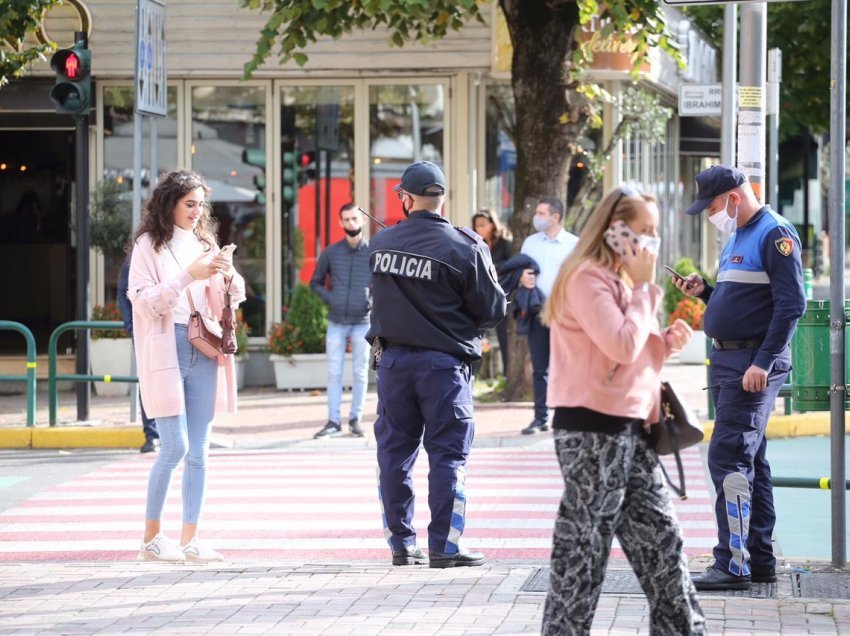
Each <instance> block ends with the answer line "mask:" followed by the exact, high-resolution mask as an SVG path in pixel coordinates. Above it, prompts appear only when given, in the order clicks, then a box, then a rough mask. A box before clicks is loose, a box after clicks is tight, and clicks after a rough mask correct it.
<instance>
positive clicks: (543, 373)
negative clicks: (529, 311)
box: [528, 316, 549, 422]
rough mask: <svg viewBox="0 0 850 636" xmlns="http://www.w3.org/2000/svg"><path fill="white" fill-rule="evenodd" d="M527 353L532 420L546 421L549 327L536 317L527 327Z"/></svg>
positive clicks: (547, 412)
mask: <svg viewBox="0 0 850 636" xmlns="http://www.w3.org/2000/svg"><path fill="white" fill-rule="evenodd" d="M528 353H529V354H530V355H531V369H532V371H533V378H534V419H535V420H541V421H544V422H545V421H546V420H547V419H548V418H549V409H547V408H546V389H547V388H548V386H549V327H547V326H546V325H544V324H543V323H542V322H540V320H539V318H537V317H536V316H535V317H534V318H532V319H531V324H530V325H529V327H528Z"/></svg>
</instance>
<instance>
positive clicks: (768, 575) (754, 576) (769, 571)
mask: <svg viewBox="0 0 850 636" xmlns="http://www.w3.org/2000/svg"><path fill="white" fill-rule="evenodd" d="M750 575H751V576H750V580H751V581H752V582H753V583H776V569H775V568H764V569H759V568H754V567H752V566H750Z"/></svg>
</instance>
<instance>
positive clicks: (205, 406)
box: [127, 170, 245, 562]
mask: <svg viewBox="0 0 850 636" xmlns="http://www.w3.org/2000/svg"><path fill="white" fill-rule="evenodd" d="M209 193H210V190H209V188H208V187H207V185H206V183H204V180H203V177H201V176H200V175H199V174H197V173H195V172H191V171H188V170H174V171H172V172H170V173H168V174H166V175H164V176H163V177H162V178H161V179H160V182H159V184H158V185H157V187H156V188H155V189H154V191H153V193H152V194H151V197H150V199H149V200H148V202H147V203H146V205H145V210H144V214H143V217H142V222H141V224H140V226H139V228H138V229H137V230H136V233H135V236H134V241H133V242H134V244H133V253H132V260H131V262H130V276H129V290H128V292H127V296H128V297H129V298H130V301H131V302H132V304H133V325H134V336H135V348H136V360H137V362H138V375H139V386H140V394H141V395H142V400H143V402H144V408H145V411H146V412H147V413H148V415H149V416H150V417H152V418H155V419H156V426H157V429H158V431H159V436H160V443H161V449H160V453H159V457H158V458H157V460H156V462H155V463H154V465H153V467H152V468H151V473H150V479H149V481H148V495H147V508H146V516H145V533H144V539H143V542H142V548H141V550H140V551H139V554H138V558H139V559H140V560H151V561H183V560H189V561H201V562H204V561H220V560H222V559H223V557H222V555H221V554H219V553H218V552H216V551H214V550H212V549H210V548H208V547H207V546H206V545H204V544H202V543H199V541H198V520H199V518H200V516H201V508H202V506H203V503H204V493H205V489H206V480H207V456H208V454H209V434H210V430H211V428H212V422H213V417H214V416H215V413H216V412H222V411H229V412H233V411H235V410H236V382H235V374H234V362H233V356H232V355H225V354H221V355H218V356H216V357H215V358H209V357H207V356H206V355H205V354H204V353H202V352H201V351H200V350H198V349H196V348H195V347H194V346H193V345H192V344H191V343H190V342H189V339H188V324H189V316H190V314H191V307H192V306H194V309H195V310H197V311H198V312H200V313H201V315H204V316H208V317H210V318H212V321H213V322H215V323H217V322H218V321H219V320H220V319H221V314H222V308H223V307H224V294H225V291H226V290H227V289H229V290H230V293H231V294H232V304H233V306H234V307H235V306H236V305H238V304H239V303H240V302H242V300H244V299H245V291H244V290H245V282H244V280H243V279H242V277H241V276H240V275H239V274H238V273H237V272H236V270H235V269H234V268H233V260H232V259H233V255H232V251H224V252H222V251H221V250H220V249H219V246H218V242H217V238H216V228H215V222H214V221H213V219H212V218H211V216H210V204H209ZM190 296H191V299H190ZM184 458H185V463H184V469H183V529H182V533H181V538H180V543H179V545H178V544H176V543H174V542H173V541H172V540H171V539H169V538H167V537H166V536H165V535H164V534H162V533H161V519H162V510H163V507H164V505H165V499H166V496H167V494H168V488H169V485H170V484H171V477H172V475H173V474H174V469H175V468H177V465H178V464H179V463H180V462H181V461H183V460H184Z"/></svg>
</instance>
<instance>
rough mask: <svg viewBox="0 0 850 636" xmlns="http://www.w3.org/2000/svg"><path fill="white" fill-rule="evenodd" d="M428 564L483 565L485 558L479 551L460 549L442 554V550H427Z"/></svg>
mask: <svg viewBox="0 0 850 636" xmlns="http://www.w3.org/2000/svg"><path fill="white" fill-rule="evenodd" d="M428 557H429V559H430V563H429V564H428V565H430V566H431V567H432V568H461V567H472V566H476V565H484V562H485V561H486V560H487V558H486V557H485V556H484V555H483V554H482V553H481V552H467V551H466V550H461V551H460V552H458V553H457V554H443V553H442V552H434V551H433V550H429V551H428Z"/></svg>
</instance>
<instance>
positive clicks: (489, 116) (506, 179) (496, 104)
mask: <svg viewBox="0 0 850 636" xmlns="http://www.w3.org/2000/svg"><path fill="white" fill-rule="evenodd" d="M486 91H487V96H486V97H487V106H486V114H485V124H484V140H485V141H484V191H483V196H482V200H481V204H482V205H481V207H484V208H487V209H488V210H490V211H491V212H492V213H494V214H498V215H499V218H501V220H502V221H503V222H504V223H505V224H506V225H507V224H508V223H509V222H510V218H511V216H512V215H513V210H514V182H515V180H516V146H514V142H513V140H512V139H511V136H510V134H509V133H508V126H509V125H512V124H510V123H509V122H508V121H506V118H507V117H512V116H513V112H514V96H513V89H512V88H511V86H510V84H490V85H488V86H487V87H486Z"/></svg>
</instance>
